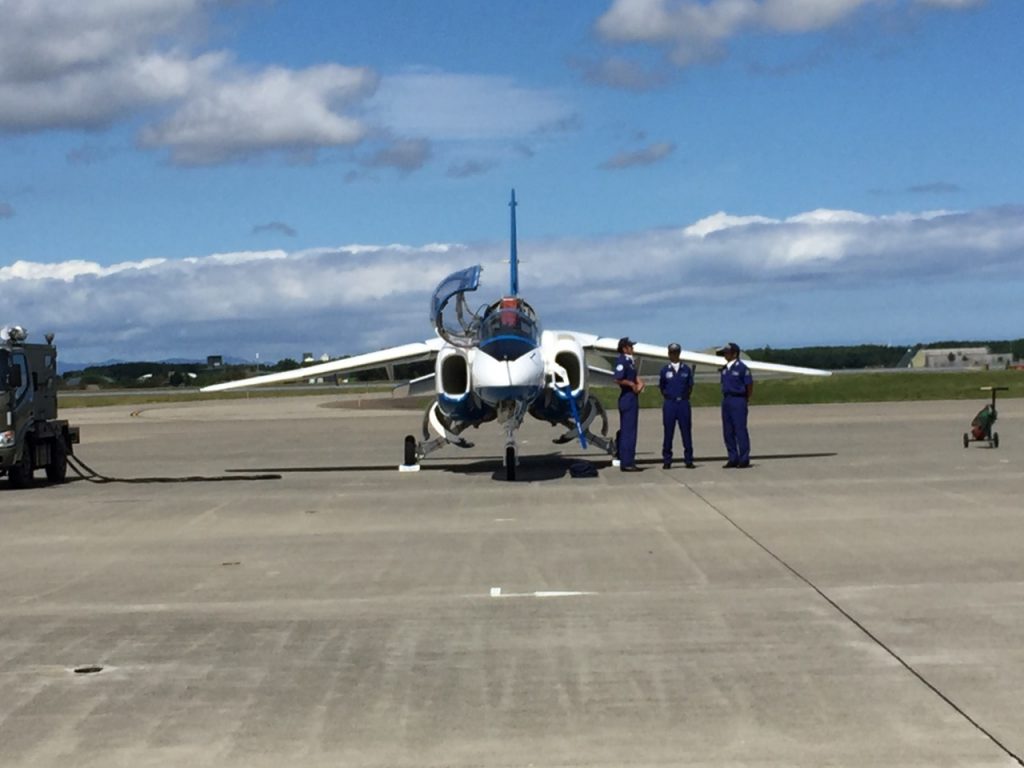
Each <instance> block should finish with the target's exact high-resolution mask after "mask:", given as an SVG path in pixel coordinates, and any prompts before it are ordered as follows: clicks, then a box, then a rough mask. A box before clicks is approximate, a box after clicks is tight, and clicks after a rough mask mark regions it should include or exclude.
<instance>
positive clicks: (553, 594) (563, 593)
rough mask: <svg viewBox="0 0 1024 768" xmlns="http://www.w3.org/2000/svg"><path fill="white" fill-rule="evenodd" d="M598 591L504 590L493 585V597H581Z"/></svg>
mask: <svg viewBox="0 0 1024 768" xmlns="http://www.w3.org/2000/svg"><path fill="white" fill-rule="evenodd" d="M596 594H597V592H577V591H563V590H549V591H541V592H502V591H501V587H491V597H581V596H583V595H596Z"/></svg>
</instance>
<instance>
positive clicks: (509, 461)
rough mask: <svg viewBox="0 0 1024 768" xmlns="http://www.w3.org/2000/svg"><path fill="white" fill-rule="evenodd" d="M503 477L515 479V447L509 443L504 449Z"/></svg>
mask: <svg viewBox="0 0 1024 768" xmlns="http://www.w3.org/2000/svg"><path fill="white" fill-rule="evenodd" d="M505 479H506V480H508V481H512V480H515V479H516V449H515V448H513V447H512V446H511V445H510V446H508V447H507V448H506V449H505Z"/></svg>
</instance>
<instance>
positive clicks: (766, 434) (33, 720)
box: [0, 395, 1024, 768]
mask: <svg viewBox="0 0 1024 768" xmlns="http://www.w3.org/2000/svg"><path fill="white" fill-rule="evenodd" d="M331 399H332V398H330V397H322V396H315V397H307V398H295V399H278V400H269V399H268V400H265V399H252V400H250V401H230V402H202V403H181V404H179V403H175V404H172V405H167V406H154V407H148V408H139V409H137V410H136V412H135V413H134V415H132V409H131V408H130V407H124V406H121V407H111V408H96V409H84V410H80V411H69V412H68V413H67V416H68V417H69V418H70V419H72V421H73V422H74V423H78V424H80V425H81V427H82V444H81V446H79V447H78V451H77V453H78V455H79V457H80V458H82V459H83V460H85V461H86V462H87V463H88V464H89V465H91V466H92V467H93V468H95V469H96V470H98V471H99V472H101V473H103V474H105V475H108V476H112V477H115V478H119V479H135V480H136V481H137V482H113V483H107V484H94V483H89V482H85V481H82V480H78V481H75V482H70V483H67V484H66V485H63V486H52V487H47V486H45V485H43V484H41V483H40V486H39V487H36V488H31V489H27V490H24V491H13V490H7V489H2V490H0V534H2V535H0V615H2V623H0V692H2V693H0V766H4V768H10V767H12V766H33V767H46V766H62V767H66V766H95V767H96V768H101V767H102V768H111V767H113V766H132V767H133V768H138V767H140V766H179V765H180V766H190V767H191V768H195V767H198V766H229V767H232V768H234V767H239V768H240V767H242V766H245V767H247V768H249V767H254V768H262V767H264V766H266V767H268V768H269V767H270V766H274V767H275V768H277V767H278V766H375V767H381V768H382V767H383V766H458V767H460V768H462V767H468V766H606V767H609V768H610V767H612V766H616V767H617V766H632V767H639V766H676V765H678V766H683V765H685V766H779V767H780V768H781V767H782V766H786V767H787V768H789V767H792V766H815V767H817V766H922V767H924V766H928V767H929V768H933V767H934V766H1014V765H1021V764H1022V763H1021V756H1022V755H1024V707H1021V705H1020V699H1021V691H1022V690H1024V557H1022V543H1024V511H1022V504H1021V490H1022V488H1024V472H1022V469H1024V429H1022V425H1024V400H1007V401H1005V402H1004V403H1002V404H1001V408H1000V420H999V422H998V423H997V428H998V431H999V432H1000V433H1001V437H1002V440H1001V446H1000V447H999V448H998V449H990V448H987V447H983V446H981V445H972V446H971V447H970V448H968V449H964V448H963V446H962V442H961V435H962V433H963V432H964V431H965V430H966V429H967V426H968V424H969V422H970V420H971V418H972V417H973V415H974V413H975V412H976V411H977V410H978V409H979V408H980V407H981V405H982V404H983V400H984V396H983V395H980V396H979V399H978V401H977V402H975V401H968V402H940V403H900V404H886V405H879V404H866V405H840V406H831V405H827V406H799V407H767V406H765V407H757V406H755V407H753V408H752V411H751V432H752V438H753V455H754V467H753V468H751V469H749V470H725V469H722V468H721V464H722V462H723V461H724V451H723V449H722V443H721V435H720V426H719V424H720V422H719V416H718V412H717V410H716V409H697V410H696V411H695V422H696V424H695V441H696V448H697V462H698V465H699V466H698V468H696V469H693V470H687V469H684V468H682V467H679V468H673V469H672V470H669V471H664V470H662V469H661V468H660V465H661V457H660V448H661V425H660V413H659V412H657V411H644V412H642V414H641V422H640V446H639V447H640V452H639V458H640V460H641V464H642V465H643V466H646V467H648V468H647V470H646V471H644V472H643V473H638V474H628V473H622V472H619V471H617V470H614V469H611V468H609V467H608V466H607V465H608V461H607V459H606V458H603V457H602V456H601V455H600V454H599V453H596V452H589V453H588V454H585V456H586V457H587V458H589V459H591V460H593V461H594V462H595V463H597V464H598V465H599V466H600V467H601V469H600V473H599V477H597V478H592V479H574V478H572V477H571V476H569V474H568V472H567V467H568V464H569V463H570V462H571V461H573V460H576V459H578V458H580V457H581V456H584V454H582V453H581V452H580V451H579V449H578V448H574V447H573V446H561V447H558V446H553V445H552V444H551V442H550V441H551V438H552V437H554V436H555V435H556V434H557V433H556V432H555V431H554V430H552V429H550V428H549V427H547V425H544V424H539V423H536V422H533V423H530V424H528V425H527V426H526V427H525V428H524V430H523V431H522V433H521V437H522V438H523V441H522V454H523V465H522V467H521V471H520V477H521V481H519V482H515V483H508V482H505V481H503V480H502V479H501V478H502V477H503V476H504V475H503V470H502V468H501V459H500V456H501V453H502V439H501V435H500V430H498V429H497V428H496V427H495V426H494V425H490V426H489V427H488V426H485V427H482V428H481V429H480V430H477V431H472V435H471V439H474V440H477V441H478V445H477V447H475V448H473V449H471V450H469V451H458V450H457V449H454V448H448V449H445V450H444V451H441V452H439V453H437V454H435V457H432V458H429V459H428V460H426V461H425V462H424V469H423V471H421V472H418V473H401V474H400V473H399V472H397V471H396V466H397V464H398V462H399V459H400V458H401V453H402V438H403V437H404V435H405V434H406V433H409V432H415V431H416V430H417V429H418V427H419V423H420V415H419V414H418V413H416V412H410V411H384V410H379V411H373V410H347V409H340V408H324V407H320V406H322V405H324V404H326V403H328V401H330V400H331ZM612 419H613V421H615V420H616V417H615V415H614V413H613V414H612ZM562 449H564V450H562ZM676 450H677V451H679V450H680V446H679V443H678V438H677V443H676ZM237 470H242V471H241V472H239V471H237ZM258 474H273V475H277V476H278V477H277V478H276V479H249V478H250V477H252V476H255V475H258ZM39 475H40V477H41V476H42V473H39ZM225 477H230V478H235V479H232V480H224V479H223V478H225ZM175 478H178V479H181V478H191V479H187V480H183V481H177V482H175V481H173V480H174V479H175ZM239 478H241V479H239ZM169 481H170V482H169ZM2 484H3V483H2V481H0V485H2ZM76 670H78V671H76Z"/></svg>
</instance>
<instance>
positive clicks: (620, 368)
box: [615, 363, 623, 371]
mask: <svg viewBox="0 0 1024 768" xmlns="http://www.w3.org/2000/svg"><path fill="white" fill-rule="evenodd" d="M622 369H623V365H622V363H619V364H618V365H616V366H615V370H616V371H621V370H622Z"/></svg>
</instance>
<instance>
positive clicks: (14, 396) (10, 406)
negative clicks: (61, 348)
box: [0, 328, 79, 488]
mask: <svg viewBox="0 0 1024 768" xmlns="http://www.w3.org/2000/svg"><path fill="white" fill-rule="evenodd" d="M4 331H5V333H4V334H3V335H2V337H0V475H7V478H8V481H9V482H10V484H11V485H13V486H15V487H18V488H20V487H24V486H26V485H29V484H30V483H31V482H32V479H33V476H34V473H35V471H36V470H37V469H45V470H46V477H47V479H48V480H49V481H50V482H54V483H62V482H64V480H65V476H66V474H67V457H68V455H69V454H71V453H72V452H73V446H74V445H75V444H76V443H78V440H79V432H78V428H77V427H71V426H69V425H68V423H67V421H62V420H60V419H58V418H57V349H56V347H54V346H53V337H52V336H48V337H47V341H46V343H45V344H28V343H25V337H26V334H25V332H24V330H22V329H20V328H13V329H4Z"/></svg>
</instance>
